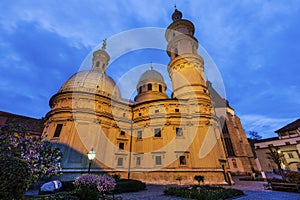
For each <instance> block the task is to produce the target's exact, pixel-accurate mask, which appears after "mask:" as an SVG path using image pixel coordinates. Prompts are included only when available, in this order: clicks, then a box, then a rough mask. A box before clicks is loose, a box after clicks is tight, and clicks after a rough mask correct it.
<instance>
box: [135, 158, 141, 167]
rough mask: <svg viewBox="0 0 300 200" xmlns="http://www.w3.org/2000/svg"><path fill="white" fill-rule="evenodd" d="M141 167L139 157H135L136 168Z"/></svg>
mask: <svg viewBox="0 0 300 200" xmlns="http://www.w3.org/2000/svg"><path fill="white" fill-rule="evenodd" d="M140 165H141V157H136V166H140Z"/></svg>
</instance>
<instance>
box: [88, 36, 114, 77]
mask: <svg viewBox="0 0 300 200" xmlns="http://www.w3.org/2000/svg"><path fill="white" fill-rule="evenodd" d="M105 50H106V39H104V40H103V43H102V48H101V49H99V50H97V51H95V52H94V53H93V67H92V70H97V71H100V72H101V73H105V72H106V67H107V65H108V61H109V59H110V57H109V55H108V53H107V52H106V51H105Z"/></svg>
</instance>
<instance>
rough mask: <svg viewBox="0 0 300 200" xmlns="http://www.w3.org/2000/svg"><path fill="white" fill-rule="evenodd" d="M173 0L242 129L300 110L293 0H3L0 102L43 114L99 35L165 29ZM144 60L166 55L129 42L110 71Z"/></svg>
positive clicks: (299, 36) (160, 60)
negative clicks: (135, 48) (136, 48)
mask: <svg viewBox="0 0 300 200" xmlns="http://www.w3.org/2000/svg"><path fill="white" fill-rule="evenodd" d="M175 4H176V5H177V8H178V9H179V10H180V11H182V13H183V18H184V19H188V20H190V21H191V22H193V23H194V25H195V29H196V30H195V37H196V38H197V39H198V41H199V44H200V45H201V46H202V47H203V48H204V49H205V50H206V52H207V54H209V55H210V57H211V58H212V60H213V61H214V63H215V64H216V66H217V68H218V70H219V72H220V74H221V77H222V79H223V83H224V87H225V91H226V98H227V99H228V100H229V102H230V105H231V106H232V107H233V108H234V109H235V113H236V114H237V115H238V116H239V117H240V118H241V121H242V124H243V127H244V129H245V131H246V132H248V131H256V132H258V133H259V134H260V135H262V136H263V137H264V138H266V137H273V136H276V134H275V133H274V131H275V130H277V129H279V128H281V127H282V126H284V125H286V124H288V123H290V122H292V121H293V120H295V119H297V118H299V117H300V115H299V113H300V77H299V76H300V73H299V67H300V64H299V63H300V20H299V19H300V3H299V1H298V0H285V1H283V0H243V1H241V0H230V1H222V0H194V1H191V0H177V1H174V0H152V1H149V0H109V1H108V0H101V1H100V0H99V1H97V0H87V1H75V0H74V1H71V0H64V1H55V0H43V1H40V0H24V1H23V0H19V1H12V0H2V1H0V13H1V15H0V67H1V81H0V94H1V99H0V110H1V111H6V112H10V113H14V114H20V115H24V116H29V117H35V118H42V117H44V116H45V115H46V113H47V112H48V111H49V110H50V108H49V103H48V102H49V99H50V98H51V96H52V95H54V94H55V93H56V92H57V91H58V90H59V88H60V87H61V86H62V85H63V83H64V82H65V81H66V80H67V79H68V78H69V77H70V76H71V75H73V74H74V73H76V72H77V71H79V70H80V69H81V68H80V66H81V65H82V62H83V60H84V59H85V58H86V56H87V55H88V54H89V53H90V52H91V51H92V50H93V49H95V47H97V46H98V45H99V44H100V45H101V43H102V40H103V39H104V38H108V41H109V38H112V37H114V36H115V35H117V34H120V33H123V32H124V31H128V30H132V29H136V28H145V27H157V28H166V27H167V26H168V25H169V24H170V23H171V22H172V20H171V15H172V13H173V12H174V5H175ZM149 40H151V38H149ZM162 40H164V38H162ZM109 45H110V44H109V42H108V44H107V46H108V53H110V52H109ZM150 62H153V65H154V68H155V69H158V68H160V66H161V65H162V66H166V65H167V64H168V62H169V58H168V56H167V54H166V52H165V51H163V50H161V51H158V50H155V51H152V52H151V53H149V52H147V50H146V53H143V52H141V51H135V52H132V53H131V55H128V57H127V58H126V57H125V55H122V57H121V58H120V59H117V60H115V61H114V62H111V63H110V64H111V66H112V68H110V69H108V71H107V73H108V74H109V75H110V76H112V77H113V78H114V79H115V80H116V79H119V78H120V77H118V76H122V73H123V72H122V70H124V69H127V71H128V70H130V69H132V68H134V67H135V66H137V65H144V64H145V65H147V66H148V65H149V63H150ZM118 66H122V68H118ZM206 67H207V68H209V65H208V66H206ZM161 68H163V67H161ZM118 69H120V70H119V71H118ZM160 70H165V69H159V71H160ZM208 78H209V79H213V77H209V76H208ZM168 79H169V77H168V76H165V80H166V82H169V80H168ZM116 82H118V81H117V80H116ZM121 89H122V87H121ZM169 89H170V88H169ZM121 92H122V94H123V91H121Z"/></svg>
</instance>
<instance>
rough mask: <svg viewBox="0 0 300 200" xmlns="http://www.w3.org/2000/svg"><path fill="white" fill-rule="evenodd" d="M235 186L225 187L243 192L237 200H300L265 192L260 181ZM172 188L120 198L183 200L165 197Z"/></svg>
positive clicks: (149, 188) (157, 187)
mask: <svg viewBox="0 0 300 200" xmlns="http://www.w3.org/2000/svg"><path fill="white" fill-rule="evenodd" d="M234 180H235V185H234V186H225V187H226V188H236V189H240V190H243V191H244V193H245V196H242V197H239V198H236V199H237V200H246V199H249V200H253V199H254V200H300V194H299V193H292V192H277V191H271V190H264V187H263V184H264V182H258V181H239V180H238V178H235V179H234ZM168 187H172V186H171V185H147V190H144V191H140V192H132V193H124V194H119V195H116V196H120V197H122V198H123V200H182V199H183V198H176V197H170V196H164V195H163V191H164V190H165V189H166V188H168Z"/></svg>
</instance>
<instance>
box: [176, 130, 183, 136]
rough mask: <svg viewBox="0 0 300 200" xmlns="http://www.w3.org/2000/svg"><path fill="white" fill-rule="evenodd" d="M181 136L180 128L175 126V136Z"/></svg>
mask: <svg viewBox="0 0 300 200" xmlns="http://www.w3.org/2000/svg"><path fill="white" fill-rule="evenodd" d="M180 136H183V130H182V128H176V137H180Z"/></svg>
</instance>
